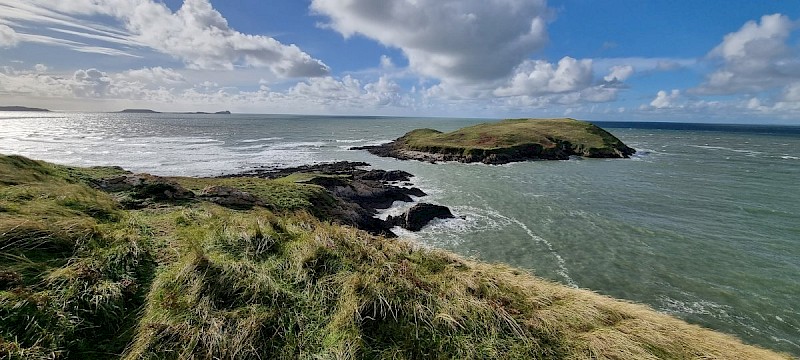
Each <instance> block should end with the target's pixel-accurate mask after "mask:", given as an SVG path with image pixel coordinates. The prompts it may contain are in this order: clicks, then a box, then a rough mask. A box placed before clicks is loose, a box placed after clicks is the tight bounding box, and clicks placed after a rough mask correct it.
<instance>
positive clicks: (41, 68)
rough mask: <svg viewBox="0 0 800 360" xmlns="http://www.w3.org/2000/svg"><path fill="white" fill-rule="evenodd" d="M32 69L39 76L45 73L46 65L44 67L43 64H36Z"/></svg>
mask: <svg viewBox="0 0 800 360" xmlns="http://www.w3.org/2000/svg"><path fill="white" fill-rule="evenodd" d="M33 69H34V70H36V72H37V73H39V74H41V73H43V72H47V65H45V64H36V65H34V67H33Z"/></svg>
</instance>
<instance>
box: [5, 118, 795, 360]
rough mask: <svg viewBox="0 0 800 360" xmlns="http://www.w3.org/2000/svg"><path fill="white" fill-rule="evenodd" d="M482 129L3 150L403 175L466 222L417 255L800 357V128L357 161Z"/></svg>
mask: <svg viewBox="0 0 800 360" xmlns="http://www.w3.org/2000/svg"><path fill="white" fill-rule="evenodd" d="M486 121H492V120H491V119H460V118H402V117H352V116H302V115H237V114H234V115H183V114H116V113H22V112H0V153H3V154H21V155H24V156H28V157H31V158H35V159H41V160H47V161H51V162H55V163H59V164H67V165H78V166H94V165H119V166H122V167H124V168H126V169H128V170H131V171H134V172H147V173H151V174H156V175H180V176H215V175H222V174H232V173H237V172H242V171H246V170H249V169H254V168H261V167H286V166H296V165H302V164H311V163H320V162H330V161H338V160H350V161H364V162H368V163H370V164H372V166H373V167H374V168H379V169H399V170H405V171H408V172H410V173H412V174H414V175H415V177H414V179H413V182H414V185H415V186H417V187H420V188H421V189H423V190H424V191H425V192H427V193H428V194H429V195H428V196H427V197H425V198H423V199H421V200H422V201H426V202H432V203H437V204H442V205H446V206H448V207H450V208H451V209H452V210H453V212H454V213H455V214H456V215H457V218H456V219H451V220H435V221H434V222H433V223H432V225H430V226H428V227H427V228H425V229H423V230H422V231H420V232H418V233H411V232H406V231H398V232H399V233H400V235H401V236H403V237H405V238H408V239H411V240H413V241H416V242H418V243H420V244H421V246H428V247H434V248H442V249H447V250H450V251H453V252H456V253H459V254H462V255H464V256H469V257H473V258H477V259H480V260H483V261H489V262H497V263H506V264H510V265H513V266H517V267H521V268H525V269H528V270H530V271H531V272H533V273H534V274H536V275H538V276H540V277H543V278H547V279H551V280H554V281H557V282H560V283H563V284H564V285H567V286H572V287H578V288H586V289H591V290H593V291H596V292H598V293H601V294H606V295H609V296H613V297H617V298H621V299H627V300H630V301H634V302H638V303H644V304H647V305H650V306H651V307H653V308H655V309H657V310H658V311H661V312H664V313H667V314H672V315H674V316H677V317H679V318H682V319H685V320H686V321H688V322H690V323H694V324H699V325H701V326H704V327H708V328H711V329H716V330H719V331H722V332H726V333H729V334H733V335H735V336H737V337H739V338H741V339H742V340H743V341H745V342H747V343H751V344H757V345H760V346H763V347H766V348H770V349H775V350H779V351H784V352H788V353H790V354H793V355H795V356H800V127H797V126H769V125H710V124H676V123H652V122H647V123H645V122H597V123H596V124H597V125H599V126H601V127H603V128H605V129H607V130H609V131H610V132H611V133H613V134H614V135H616V136H617V137H619V138H620V139H621V140H622V141H623V142H625V143H626V144H628V145H629V146H631V147H633V148H635V149H636V150H637V153H636V155H635V156H633V157H632V158H631V159H577V158H576V159H571V160H566V161H533V162H522V163H514V164H508V165H502V166H494V165H483V164H461V163H438V164H431V163H425V162H417V161H399V160H395V159H391V158H380V157H377V156H374V155H371V154H369V153H367V152H366V151H357V150H350V148H351V147H354V146H362V145H374V144H380V143H384V142H388V141H390V140H392V139H395V138H397V137H399V136H401V135H403V134H404V133H406V132H407V131H410V130H413V129H417V128H434V129H437V130H441V131H450V130H455V129H458V128H461V127H464V126H468V125H473V124H477V123H481V122H486ZM408 206H409V204H402V203H397V204H396V206H394V207H393V208H391V209H388V210H387V211H385V212H384V213H382V214H381V215H380V216H387V215H388V214H392V213H399V212H402V211H403V210H404V208H406V207H408Z"/></svg>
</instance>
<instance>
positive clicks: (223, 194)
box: [201, 186, 267, 209]
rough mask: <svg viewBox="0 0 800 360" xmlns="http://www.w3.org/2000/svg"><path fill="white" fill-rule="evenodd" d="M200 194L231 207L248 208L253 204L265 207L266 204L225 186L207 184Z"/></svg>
mask: <svg viewBox="0 0 800 360" xmlns="http://www.w3.org/2000/svg"><path fill="white" fill-rule="evenodd" d="M201 196H202V197H203V199H204V200H208V201H210V202H213V203H215V204H217V205H221V206H225V207H229V208H233V209H249V208H252V207H253V206H263V207H267V204H266V203H264V201H262V200H261V199H259V198H258V197H256V196H254V195H252V194H250V193H248V192H246V191H242V190H239V189H236V188H232V187H227V186H209V187H207V188H205V189H203V192H202V194H201Z"/></svg>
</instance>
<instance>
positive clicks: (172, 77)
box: [117, 66, 186, 84]
mask: <svg viewBox="0 0 800 360" xmlns="http://www.w3.org/2000/svg"><path fill="white" fill-rule="evenodd" d="M117 78H119V79H121V80H126V81H131V82H133V81H140V82H143V83H148V84H177V83H182V82H185V81H186V79H185V78H184V77H183V75H181V74H180V73H178V72H177V71H175V70H173V69H169V68H166V69H165V68H162V67H160V66H157V67H153V68H142V69H136V70H128V71H125V72H123V73H121V74H119V75H118V76H117Z"/></svg>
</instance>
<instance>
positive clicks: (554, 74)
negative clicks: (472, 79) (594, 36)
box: [494, 56, 592, 96]
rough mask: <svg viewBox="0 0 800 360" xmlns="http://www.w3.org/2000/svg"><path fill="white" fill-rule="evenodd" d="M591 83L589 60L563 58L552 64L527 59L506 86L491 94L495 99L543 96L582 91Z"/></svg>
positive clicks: (590, 62)
mask: <svg viewBox="0 0 800 360" xmlns="http://www.w3.org/2000/svg"><path fill="white" fill-rule="evenodd" d="M591 82H592V61H591V60H576V59H573V58H571V57H569V56H566V57H564V58H562V59H561V60H559V61H558V64H557V65H555V66H554V65H553V64H551V63H549V62H547V61H543V60H527V61H525V62H523V63H522V65H520V66H519V67H518V68H517V69H516V70H515V74H514V75H513V76H512V77H511V80H510V81H509V83H508V84H507V85H505V86H503V87H500V88H498V89H497V90H495V91H494V94H495V95H496V96H520V95H543V94H554V93H565V92H573V91H579V90H582V89H585V88H586V87H588V86H589V85H590V84H591Z"/></svg>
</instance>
